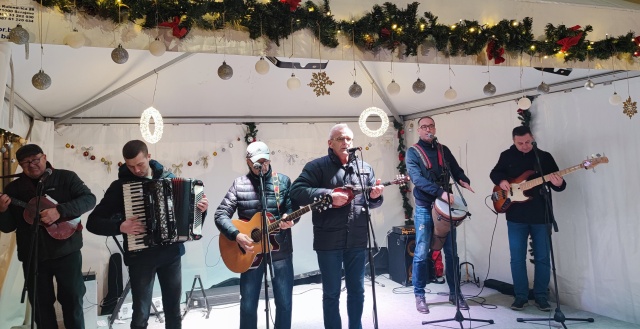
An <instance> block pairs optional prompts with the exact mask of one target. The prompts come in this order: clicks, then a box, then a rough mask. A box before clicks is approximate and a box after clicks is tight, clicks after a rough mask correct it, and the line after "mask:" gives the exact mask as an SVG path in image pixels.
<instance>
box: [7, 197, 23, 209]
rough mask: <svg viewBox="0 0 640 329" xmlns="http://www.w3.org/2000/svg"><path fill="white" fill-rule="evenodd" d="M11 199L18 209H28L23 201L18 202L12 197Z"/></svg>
mask: <svg viewBox="0 0 640 329" xmlns="http://www.w3.org/2000/svg"><path fill="white" fill-rule="evenodd" d="M10 198H11V203H12V204H14V205H16V206H18V207H22V208H26V207H27V203H26V202H24V201H22V200H18V199H16V198H14V197H10Z"/></svg>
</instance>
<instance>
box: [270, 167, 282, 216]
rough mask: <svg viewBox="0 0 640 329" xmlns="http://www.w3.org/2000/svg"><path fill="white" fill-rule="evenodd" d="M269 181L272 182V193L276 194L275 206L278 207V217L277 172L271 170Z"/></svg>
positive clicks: (278, 185)
mask: <svg viewBox="0 0 640 329" xmlns="http://www.w3.org/2000/svg"><path fill="white" fill-rule="evenodd" d="M271 182H272V183H273V193H274V194H275V195H276V208H277V209H278V217H279V216H280V179H279V178H278V173H277V172H275V171H272V172H271Z"/></svg>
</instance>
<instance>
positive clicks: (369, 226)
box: [347, 150, 378, 329]
mask: <svg viewBox="0 0 640 329" xmlns="http://www.w3.org/2000/svg"><path fill="white" fill-rule="evenodd" d="M360 157H362V151H360ZM352 161H353V162H354V163H355V167H356V176H357V177H358V181H359V183H360V188H361V190H362V200H363V201H364V202H363V206H364V207H363V210H364V212H365V213H366V214H367V241H368V242H367V243H368V246H367V256H368V259H369V272H370V275H371V282H372V284H371V294H372V296H373V328H374V329H378V302H377V298H376V285H375V283H376V281H375V280H376V271H375V266H374V263H373V253H372V251H371V242H372V241H373V243H374V245H376V248H377V243H376V236H375V232H374V231H373V224H372V223H371V212H370V211H369V210H370V207H369V203H370V202H369V193H368V191H367V189H366V188H365V187H366V185H365V184H364V180H363V179H362V171H361V170H360V166H358V160H357V157H356V155H355V150H354V152H353V153H351V152H350V153H349V159H348V160H347V162H352ZM361 164H362V166H363V168H364V161H361ZM365 266H366V265H365Z"/></svg>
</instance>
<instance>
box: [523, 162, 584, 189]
mask: <svg viewBox="0 0 640 329" xmlns="http://www.w3.org/2000/svg"><path fill="white" fill-rule="evenodd" d="M583 168H584V167H583V166H582V164H577V165H575V166H573V167H569V168H567V169H562V170H560V171H556V172H554V173H551V174H547V175H544V181H545V182H548V181H549V179H550V177H551V175H553V174H558V175H559V176H561V177H562V176H565V175H568V174H570V173H572V172H575V171H578V170H580V169H583ZM540 184H542V177H538V178H535V179H532V180H530V181H526V182H524V183H522V184H520V189H521V190H523V191H526V190H528V189H531V188H534V187H536V186H538V185H540Z"/></svg>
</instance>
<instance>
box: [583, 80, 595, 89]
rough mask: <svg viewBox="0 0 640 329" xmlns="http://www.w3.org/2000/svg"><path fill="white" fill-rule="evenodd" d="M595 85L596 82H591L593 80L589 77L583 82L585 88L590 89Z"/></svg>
mask: <svg viewBox="0 0 640 329" xmlns="http://www.w3.org/2000/svg"><path fill="white" fill-rule="evenodd" d="M595 86H596V84H595V83H593V81H591V79H589V80H587V82H585V83H584V87H585V88H586V89H587V90H591V89H593V88H595Z"/></svg>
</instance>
